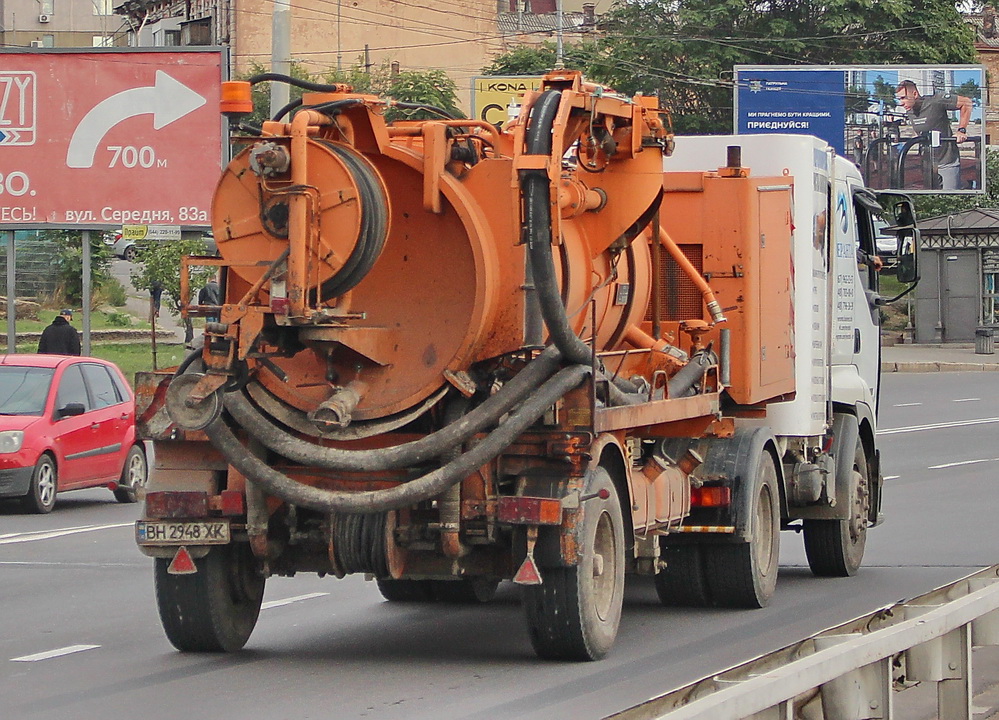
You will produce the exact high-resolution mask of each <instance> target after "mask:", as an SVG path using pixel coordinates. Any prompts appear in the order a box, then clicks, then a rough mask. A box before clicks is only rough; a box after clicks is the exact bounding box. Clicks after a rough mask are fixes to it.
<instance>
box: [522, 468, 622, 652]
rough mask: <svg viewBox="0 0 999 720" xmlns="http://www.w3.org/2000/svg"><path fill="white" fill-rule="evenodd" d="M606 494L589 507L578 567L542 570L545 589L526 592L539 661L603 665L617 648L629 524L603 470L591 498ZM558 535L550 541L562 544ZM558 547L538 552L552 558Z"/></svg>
mask: <svg viewBox="0 0 999 720" xmlns="http://www.w3.org/2000/svg"><path fill="white" fill-rule="evenodd" d="M602 489H606V490H607V491H608V492H609V497H608V498H607V499H606V500H604V499H601V498H599V497H594V498H592V499H590V500H587V501H586V502H585V503H583V519H582V523H583V525H582V531H581V533H580V536H579V542H580V551H581V554H582V557H581V559H580V563H579V565H576V566H573V567H551V566H548V567H542V568H541V578H542V584H541V585H528V586H525V587H524V588H523V605H524V611H525V614H526V616H527V628H528V632H529V633H530V636H531V644H532V645H533V646H534V651H535V652H536V653H537V654H538V656H539V657H542V658H549V659H558V660H597V659H599V658H601V657H603V656H604V655H605V654H606V653H607V652H608V651H609V650H610V649H611V646H613V644H614V640H615V638H616V637H617V629H618V625H619V624H620V620H621V606H622V603H623V600H624V548H625V543H624V520H623V517H622V514H621V503H620V501H619V499H618V495H617V491H616V489H615V488H614V483H613V482H612V481H611V478H610V475H609V474H608V473H607V471H606V470H605V469H603V468H597V469H596V470H595V471H594V472H593V474H592V476H591V478H590V482H589V483H588V485H587V488H586V493H587V494H592V493H596V492H599V491H600V490H602ZM557 540H558V534H557V533H552V534H550V535H547V536H546V541H547V542H553V541H554V542H557ZM553 552H555V553H557V550H556V549H555V548H544V549H542V551H541V552H538V553H536V556H540V557H552V553H553Z"/></svg>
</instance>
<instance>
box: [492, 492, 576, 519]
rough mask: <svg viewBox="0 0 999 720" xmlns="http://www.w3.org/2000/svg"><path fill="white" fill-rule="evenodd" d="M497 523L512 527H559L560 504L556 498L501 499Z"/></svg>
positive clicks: (560, 517)
mask: <svg viewBox="0 0 999 720" xmlns="http://www.w3.org/2000/svg"><path fill="white" fill-rule="evenodd" d="M499 521H500V522H504V523H512V524H514V525H559V524H561V523H562V502H561V501H560V500H559V499H558V498H540V497H501V498H500V499H499Z"/></svg>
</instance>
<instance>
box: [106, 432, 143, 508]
mask: <svg viewBox="0 0 999 720" xmlns="http://www.w3.org/2000/svg"><path fill="white" fill-rule="evenodd" d="M148 476H149V468H148V466H147V465H146V453H144V452H143V451H142V448H141V447H139V446H138V445H133V446H132V449H131V450H129V451H128V457H126V458H125V466H124V467H123V468H122V469H121V478H120V479H119V480H118V488H117V489H116V490H115V491H114V499H115V500H117V501H118V502H120V503H134V502H135V501H136V500H137V499H138V492H139V490H140V489H141V488H144V487H145V486H146V479H147V478H148Z"/></svg>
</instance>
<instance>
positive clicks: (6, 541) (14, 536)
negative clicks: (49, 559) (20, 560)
mask: <svg viewBox="0 0 999 720" xmlns="http://www.w3.org/2000/svg"><path fill="white" fill-rule="evenodd" d="M134 525H135V523H134V522H127V523H114V524H113V525H83V526H80V527H72V528H62V529H60V530H45V531H37V530H36V531H35V532H26V533H11V534H9V535H5V536H3V538H0V545H10V544H12V543H23V542H31V541H32V540H51V539H53V538H58V537H65V536H66V535H76V534H77V533H85V532H94V531H95V530H110V529H112V528H121V527H132V526H134Z"/></svg>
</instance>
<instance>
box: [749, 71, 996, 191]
mask: <svg viewBox="0 0 999 720" xmlns="http://www.w3.org/2000/svg"><path fill="white" fill-rule="evenodd" d="M985 89H986V86H985V69H984V67H983V66H981V65H875V66H861V65H835V66H831V65H808V66H804V65H799V66H787V65H783V66H777V65H738V66H736V68H735V96H734V102H735V132H736V134H744V135H745V134H760V133H790V134H795V135H814V136H816V137H818V138H820V139H822V140H825V141H826V142H827V143H829V145H831V146H832V147H833V148H835V149H836V152H837V154H838V155H840V156H842V157H846V158H848V159H850V160H852V161H853V162H854V163H855V164H856V165H857V168H858V169H859V170H860V172H861V174H862V175H863V177H864V182H865V183H866V184H867V186H868V187H871V188H875V189H879V190H904V191H906V192H917V193H918V192H945V193H966V192H971V193H976V192H977V193H981V192H983V191H984V189H985V163H984V162H983V159H984V149H985V141H986V136H985V117H984V99H985V98H984V91H985Z"/></svg>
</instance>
